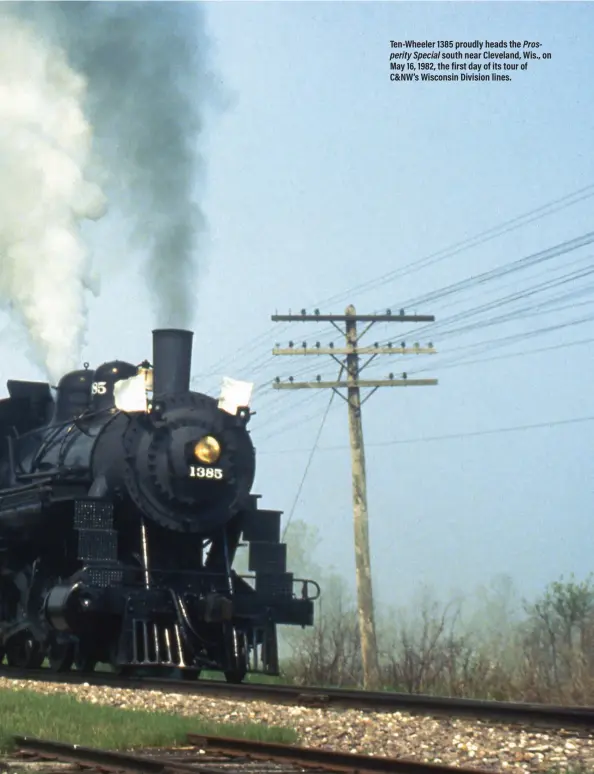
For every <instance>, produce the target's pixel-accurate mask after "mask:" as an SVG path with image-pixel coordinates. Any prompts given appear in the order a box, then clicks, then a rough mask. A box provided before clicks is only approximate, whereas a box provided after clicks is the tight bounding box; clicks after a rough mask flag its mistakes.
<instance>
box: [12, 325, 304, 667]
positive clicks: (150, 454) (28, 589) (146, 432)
mask: <svg viewBox="0 0 594 774" xmlns="http://www.w3.org/2000/svg"><path fill="white" fill-rule="evenodd" d="M192 337H193V333H192V332H191V331H184V330H176V329H161V330H155V331H153V363H152V366H151V365H150V364H149V363H147V362H146V361H145V362H144V363H143V364H142V365H141V366H138V367H137V366H134V365H132V364H130V363H126V362H122V361H117V360H116V361H113V362H110V363H104V364H103V365H101V366H99V368H97V369H96V370H95V371H94V372H93V371H91V370H89V369H88V364H85V369H84V370H79V371H74V372H72V373H69V374H66V375H65V376H64V377H63V378H62V379H61V381H60V383H59V385H58V387H57V389H56V395H55V398H54V397H53V396H52V391H51V389H50V385H49V384H47V383H43V382H27V381H8V383H7V387H8V392H9V396H10V397H9V398H7V399H4V400H0V662H1V661H2V657H4V656H5V657H6V660H7V662H8V664H9V665H12V666H17V667H20V668H37V667H39V666H41V664H42V663H43V662H44V661H45V659H47V660H48V661H49V665H50V667H51V668H52V669H54V670H56V671H66V670H68V669H70V668H71V667H72V666H73V665H76V666H77V668H79V669H82V670H87V671H90V670H92V669H94V668H95V666H96V665H97V663H99V662H104V663H109V664H111V665H112V666H113V667H114V668H115V669H116V670H117V671H120V672H123V673H128V674H131V673H132V674H134V673H138V672H145V673H146V671H147V670H148V671H150V673H151V674H158V675H163V676H167V675H176V676H181V677H184V678H188V679H195V678H197V677H198V676H199V674H200V672H201V671H202V670H218V671H222V672H224V674H225V677H226V679H227V680H229V681H232V682H240V681H241V680H243V678H244V677H245V675H246V673H248V672H252V671H258V672H264V673H266V674H278V646H277V632H276V627H277V624H293V625H300V626H309V625H311V624H312V623H313V600H314V599H315V598H316V597H317V595H319V587H318V586H317V584H316V583H315V582H313V581H309V580H303V581H302V580H296V579H294V578H293V575H292V574H291V573H290V572H287V568H286V545H285V544H284V543H282V542H281V541H280V516H281V514H280V512H278V511H272V510H263V509H260V508H258V497H259V496H258V495H253V494H251V487H252V484H253V481H254V476H255V450H254V447H253V444H252V441H251V438H250V435H249V432H248V430H247V427H246V426H247V423H248V421H249V419H250V410H249V408H248V407H247V406H244V405H239V406H237V405H234V404H233V403H232V402H231V404H230V405H226V404H225V400H224V398H223V397H221V399H220V400H218V401H217V399H215V398H212V397H209V396H207V395H203V394H201V393H198V392H192V391H191V390H190V369H191V351H192ZM139 384H140V393H139ZM126 390H127V394H128V396H130V395H132V394H133V393H134V394H135V395H136V399H135V400H136V403H135V405H134V406H133V409H125V408H122V406H123V405H124V404H125V399H124V398H122V397H121V396H123V395H124V394H125V391H126ZM139 394H140V395H141V397H142V401H141V402H140V404H139V403H138V396H139ZM118 396H120V399H119V400H118ZM227 403H228V401H227ZM240 540H243V541H245V543H247V544H248V546H249V570H250V572H251V573H253V574H252V575H249V576H241V575H239V574H238V573H237V572H235V571H234V570H233V569H232V567H233V562H234V559H235V555H236V551H237V549H238V547H239V546H240V545H241V544H240ZM310 589H312V594H310V593H309V591H310Z"/></svg>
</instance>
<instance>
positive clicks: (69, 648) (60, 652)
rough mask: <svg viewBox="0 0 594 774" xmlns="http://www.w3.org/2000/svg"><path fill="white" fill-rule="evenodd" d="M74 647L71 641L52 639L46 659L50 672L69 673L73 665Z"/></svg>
mask: <svg viewBox="0 0 594 774" xmlns="http://www.w3.org/2000/svg"><path fill="white" fill-rule="evenodd" d="M74 656H75V645H74V643H73V642H72V641H68V640H62V641H60V640H58V639H52V641H51V642H50V645H49V647H48V652H47V658H48V661H49V665H50V669H51V670H52V672H69V671H70V670H71V669H72V665H73V664H74Z"/></svg>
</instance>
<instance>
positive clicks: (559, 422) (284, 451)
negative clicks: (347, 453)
mask: <svg viewBox="0 0 594 774" xmlns="http://www.w3.org/2000/svg"><path fill="white" fill-rule="evenodd" d="M593 421H594V416H586V417H575V418H573V419H559V420H553V421H551V422H537V423H534V424H531V425H514V426H513V427H498V428H494V429H492V430H475V431H473V432H470V433H452V434H449V435H434V436H428V437H426V438H403V439H401V440H396V441H376V442H375V443H373V442H372V443H369V442H368V443H366V446H399V445H401V444H409V443H429V442H433V441H450V440H454V439H459V438H475V437H477V436H481V435H496V434H498V433H515V432H520V431H522V430H536V429H538V428H545V427H560V426H562V425H572V424H581V423H582V422H593ZM339 449H340V450H342V449H348V446H321V447H320V448H319V449H318V451H321V452H324V451H338V450H339ZM304 451H306V449H281V450H279V449H277V450H274V451H266V452H260V454H297V453H300V452H304Z"/></svg>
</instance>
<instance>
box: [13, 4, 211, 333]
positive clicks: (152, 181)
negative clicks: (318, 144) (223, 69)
mask: <svg viewBox="0 0 594 774" xmlns="http://www.w3.org/2000/svg"><path fill="white" fill-rule="evenodd" d="M14 5H15V6H17V9H18V10H17V12H18V13H20V14H22V15H24V16H25V17H27V18H30V19H34V20H35V22H36V24H37V25H38V27H39V28H40V29H43V31H44V33H45V34H48V35H49V36H50V37H52V38H53V39H55V40H57V41H59V43H60V44H61V45H62V46H63V47H64V49H65V50H66V52H67V55H68V59H69V61H70V62H71V64H72V65H73V66H74V67H75V68H76V69H77V71H79V72H81V73H82V74H83V75H84V76H85V77H86V78H87V81H88V99H87V103H86V110H87V111H88V116H89V118H90V120H91V123H92V125H93V129H94V132H95V139H96V149H97V152H98V153H99V155H100V161H101V165H102V169H103V171H105V172H106V174H107V177H106V181H105V185H104V188H105V191H106V192H107V194H108V197H109V202H110V209H112V210H113V209H114V208H115V209H117V210H118V211H120V212H121V214H123V215H125V216H126V218H127V220H128V223H129V224H130V225H131V227H132V242H131V246H132V245H133V246H135V247H140V249H141V252H142V254H143V255H144V256H145V262H144V265H143V267H142V278H143V279H144V280H145V281H146V283H147V285H148V289H149V294H150V299H151V302H152V304H153V306H154V308H155V322H156V323H157V325H158V326H170V325H172V326H182V327H188V326H189V325H191V322H192V318H193V315H194V312H195V308H196V289H197V284H198V272H199V270H200V268H201V267H200V265H199V260H198V259H199V256H200V254H201V248H202V237H203V235H204V233H205V230H206V219H205V216H204V213H203V211H202V208H201V207H200V206H199V203H198V201H197V199H198V198H199V196H200V192H199V191H198V190H197V187H198V186H199V184H200V183H201V174H202V171H203V167H204V160H203V158H202V156H201V153H200V140H201V134H202V130H203V126H204V118H205V108H206V107H207V106H208V105H209V104H212V103H213V100H217V101H218V98H219V97H220V96H222V95H221V92H220V90H219V89H220V87H219V86H218V85H217V84H216V81H215V79H214V78H213V76H212V74H211V73H210V72H209V71H208V69H207V66H206V61H207V58H208V54H209V43H208V39H207V35H206V31H205V28H206V25H205V20H204V14H203V9H202V8H201V6H200V4H198V3H194V2H139V1H137V2H109V1H108V0H103V1H102V2H72V1H69V2H19V3H15V4H14ZM217 106H220V103H217Z"/></svg>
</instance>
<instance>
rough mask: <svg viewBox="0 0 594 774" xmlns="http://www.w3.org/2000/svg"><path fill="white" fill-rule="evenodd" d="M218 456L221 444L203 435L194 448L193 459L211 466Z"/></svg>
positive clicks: (210, 436)
mask: <svg viewBox="0 0 594 774" xmlns="http://www.w3.org/2000/svg"><path fill="white" fill-rule="evenodd" d="M220 456H221V444H220V443H219V442H218V441H217V439H216V438H213V437H212V435H205V436H204V438H201V439H200V440H199V441H198V443H197V444H196V445H195V446H194V457H196V459H197V460H200V462H204V463H205V464H207V465H212V463H213V462H216V461H217V460H218V459H219V457H220Z"/></svg>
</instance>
